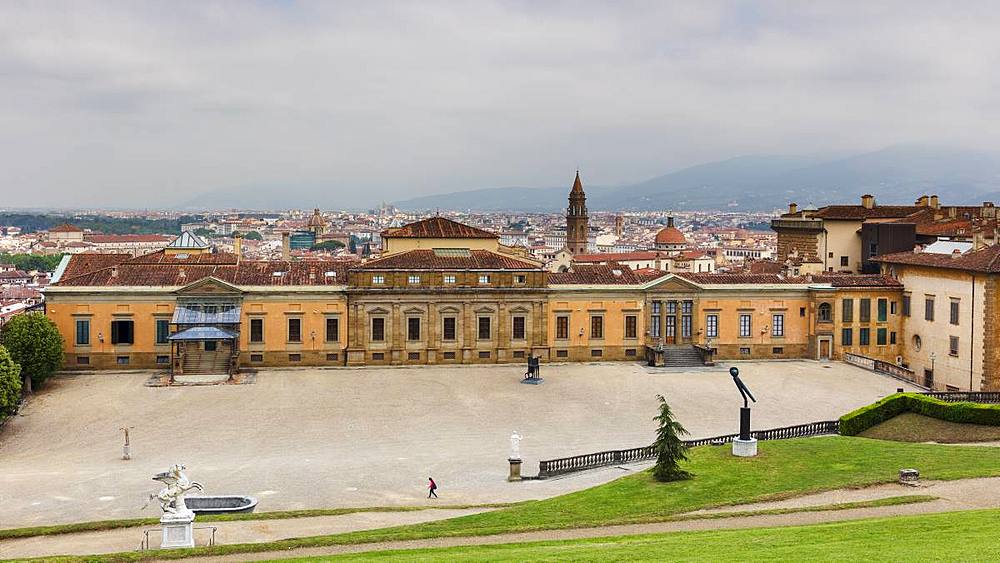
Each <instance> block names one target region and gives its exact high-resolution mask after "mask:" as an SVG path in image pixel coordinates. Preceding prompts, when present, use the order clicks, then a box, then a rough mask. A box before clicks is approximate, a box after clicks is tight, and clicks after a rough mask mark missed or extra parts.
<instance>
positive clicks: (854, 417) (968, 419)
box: [840, 393, 1000, 436]
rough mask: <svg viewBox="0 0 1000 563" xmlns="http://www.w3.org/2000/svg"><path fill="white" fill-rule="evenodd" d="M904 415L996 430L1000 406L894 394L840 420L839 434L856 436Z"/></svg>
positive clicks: (917, 395) (914, 394)
mask: <svg viewBox="0 0 1000 563" xmlns="http://www.w3.org/2000/svg"><path fill="white" fill-rule="evenodd" d="M906 412H912V413H916V414H920V415H924V416H929V417H931V418H937V419H940V420H947V421H948V422H958V423H963V424H981V425H984V426H1000V405H983V404H980V403H949V402H946V401H942V400H940V399H935V398H933V397H928V396H926V395H919V394H917V393H896V394H895V395H890V396H888V397H886V398H884V399H882V400H880V401H878V402H875V403H872V404H870V405H867V406H864V407H861V408H860V409H858V410H856V411H853V412H849V413H847V414H845V415H844V416H842V417H840V433H841V434H842V435H844V436H857V435H858V434H860V433H862V432H864V431H865V430H868V429H869V428H872V427H873V426H877V425H879V424H881V423H883V422H885V421H887V420H889V419H890V418H893V417H895V416H898V415H901V414H903V413H906Z"/></svg>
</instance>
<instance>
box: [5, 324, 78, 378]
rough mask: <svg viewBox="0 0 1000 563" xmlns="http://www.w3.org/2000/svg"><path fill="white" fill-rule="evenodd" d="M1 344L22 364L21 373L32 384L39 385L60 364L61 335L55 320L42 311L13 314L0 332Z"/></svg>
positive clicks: (61, 357) (61, 359) (61, 354)
mask: <svg viewBox="0 0 1000 563" xmlns="http://www.w3.org/2000/svg"><path fill="white" fill-rule="evenodd" d="M0 344H2V345H3V346H5V347H6V348H7V351H9V352H10V356H11V358H13V359H14V361H15V362H17V363H18V364H20V365H21V374H22V375H23V376H24V377H25V378H26V379H27V378H28V377H30V378H31V385H41V384H42V383H44V382H45V380H46V379H48V378H49V376H50V375H52V374H53V373H55V372H56V370H58V369H59V368H61V367H62V363H63V339H62V335H61V334H59V329H58V328H56V323H54V322H52V319H50V318H48V317H46V316H45V315H44V314H42V313H26V314H24V315H16V316H14V317H13V318H12V319H11V320H10V321H8V322H7V324H5V325H4V327H3V331H0ZM27 389H28V390H29V391H30V390H31V386H30V385H29V386H28V387H27Z"/></svg>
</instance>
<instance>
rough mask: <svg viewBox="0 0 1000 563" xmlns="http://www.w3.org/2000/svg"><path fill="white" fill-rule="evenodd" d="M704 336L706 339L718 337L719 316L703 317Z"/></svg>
mask: <svg viewBox="0 0 1000 563" xmlns="http://www.w3.org/2000/svg"><path fill="white" fill-rule="evenodd" d="M705 336H707V337H708V338H718V337H719V315H706V316H705Z"/></svg>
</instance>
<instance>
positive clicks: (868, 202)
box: [861, 194, 875, 209]
mask: <svg viewBox="0 0 1000 563" xmlns="http://www.w3.org/2000/svg"><path fill="white" fill-rule="evenodd" d="M861 207H864V208H865V209H872V208H874V207H875V196H873V195H871V194H865V195H863V196H861Z"/></svg>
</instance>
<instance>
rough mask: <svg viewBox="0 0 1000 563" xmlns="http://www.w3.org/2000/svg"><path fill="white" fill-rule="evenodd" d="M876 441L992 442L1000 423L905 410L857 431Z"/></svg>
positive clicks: (998, 435)
mask: <svg viewBox="0 0 1000 563" xmlns="http://www.w3.org/2000/svg"><path fill="white" fill-rule="evenodd" d="M860 435H861V436H864V437H865V438H875V439H877V440H896V441H899V442H937V443H939V444H955V443H959V442H992V441H995V440H1000V426H985V425H982V424H962V423H959V422H949V421H947V420H940V419H937V418H931V417H929V416H923V415H919V414H916V413H912V412H908V413H903V414H901V415H899V416H896V417H893V418H890V419H889V420H887V421H885V422H883V423H881V424H879V425H877V426H873V427H872V428H869V429H868V430H865V431H864V432H862V433H861V434H860Z"/></svg>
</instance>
